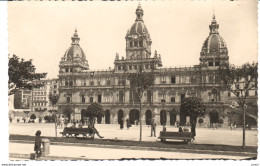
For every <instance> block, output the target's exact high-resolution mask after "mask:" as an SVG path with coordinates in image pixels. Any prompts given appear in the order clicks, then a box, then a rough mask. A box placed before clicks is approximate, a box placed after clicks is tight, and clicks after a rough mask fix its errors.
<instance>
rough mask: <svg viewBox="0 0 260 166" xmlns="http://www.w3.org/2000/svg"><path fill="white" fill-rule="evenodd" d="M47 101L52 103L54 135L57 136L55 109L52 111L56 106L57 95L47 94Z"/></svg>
mask: <svg viewBox="0 0 260 166" xmlns="http://www.w3.org/2000/svg"><path fill="white" fill-rule="evenodd" d="M49 101H50V102H51V105H52V107H53V108H52V113H54V114H53V116H54V122H55V136H56V137H57V116H56V111H54V106H56V104H57V102H58V101H59V95H52V94H50V95H49Z"/></svg>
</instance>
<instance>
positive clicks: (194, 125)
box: [191, 121, 196, 142]
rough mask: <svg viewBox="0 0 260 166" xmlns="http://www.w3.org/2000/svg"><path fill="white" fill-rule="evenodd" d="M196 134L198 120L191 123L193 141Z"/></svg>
mask: <svg viewBox="0 0 260 166" xmlns="http://www.w3.org/2000/svg"><path fill="white" fill-rule="evenodd" d="M195 136H196V121H194V122H192V123H191V137H192V140H191V141H192V142H195Z"/></svg>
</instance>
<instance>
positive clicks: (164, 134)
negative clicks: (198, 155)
mask: <svg viewBox="0 0 260 166" xmlns="http://www.w3.org/2000/svg"><path fill="white" fill-rule="evenodd" d="M158 138H159V139H161V141H162V142H165V141H166V139H175V140H184V141H185V142H188V143H189V142H191V140H192V134H191V132H169V131H161V132H160V136H159V137H158Z"/></svg>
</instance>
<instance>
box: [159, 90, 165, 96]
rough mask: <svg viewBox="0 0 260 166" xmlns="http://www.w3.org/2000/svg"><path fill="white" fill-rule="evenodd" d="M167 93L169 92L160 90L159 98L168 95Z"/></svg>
mask: <svg viewBox="0 0 260 166" xmlns="http://www.w3.org/2000/svg"><path fill="white" fill-rule="evenodd" d="M166 92H167V91H166V90H164V89H161V90H159V92H158V95H159V96H162V95H166Z"/></svg>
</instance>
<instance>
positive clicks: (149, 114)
mask: <svg viewBox="0 0 260 166" xmlns="http://www.w3.org/2000/svg"><path fill="white" fill-rule="evenodd" d="M151 121H152V111H151V110H147V111H146V112H145V122H146V125H150V124H151Z"/></svg>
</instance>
